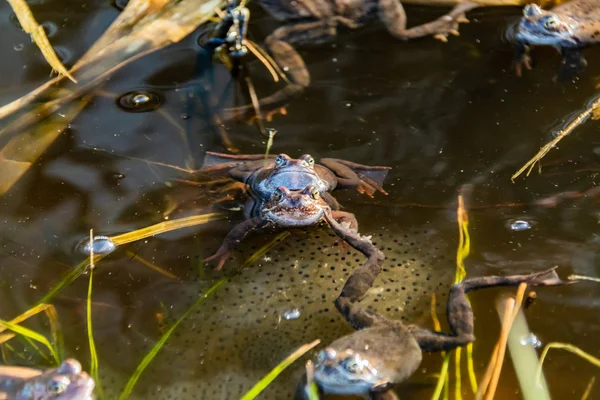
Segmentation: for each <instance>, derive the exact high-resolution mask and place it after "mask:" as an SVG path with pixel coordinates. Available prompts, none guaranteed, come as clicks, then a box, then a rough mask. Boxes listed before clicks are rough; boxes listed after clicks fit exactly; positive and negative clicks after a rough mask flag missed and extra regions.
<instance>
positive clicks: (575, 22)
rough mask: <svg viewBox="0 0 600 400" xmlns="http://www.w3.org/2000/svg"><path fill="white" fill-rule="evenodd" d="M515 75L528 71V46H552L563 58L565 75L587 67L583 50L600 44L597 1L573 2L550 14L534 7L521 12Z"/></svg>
mask: <svg viewBox="0 0 600 400" xmlns="http://www.w3.org/2000/svg"><path fill="white" fill-rule="evenodd" d="M515 38H516V40H517V42H518V43H517V60H516V61H517V65H516V67H517V74H518V75H520V74H521V70H522V68H523V67H525V68H527V69H531V58H530V56H529V51H530V46H532V45H542V46H553V47H555V48H556V49H557V50H558V51H559V52H560V53H561V55H562V57H563V66H564V71H565V73H567V72H568V70H569V69H570V70H572V71H573V72H575V73H577V72H579V71H581V70H582V69H583V68H584V67H585V65H586V64H587V63H586V61H585V59H584V58H583V54H582V49H583V48H584V47H587V46H590V45H593V44H597V43H598V42H599V41H600V2H599V1H598V0H574V1H571V2H568V3H565V4H563V5H560V6H558V7H555V8H553V9H552V10H550V11H545V10H543V9H541V8H540V7H539V6H538V5H536V4H529V5H527V6H525V8H524V9H523V18H522V19H521V22H520V23H519V25H518V27H517V32H516V35H515Z"/></svg>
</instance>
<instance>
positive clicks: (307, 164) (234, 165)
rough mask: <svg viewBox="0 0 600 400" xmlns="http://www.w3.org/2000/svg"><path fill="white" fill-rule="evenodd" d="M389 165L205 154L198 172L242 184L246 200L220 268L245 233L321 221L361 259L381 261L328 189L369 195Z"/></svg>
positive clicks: (221, 254)
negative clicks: (346, 190) (355, 191)
mask: <svg viewBox="0 0 600 400" xmlns="http://www.w3.org/2000/svg"><path fill="white" fill-rule="evenodd" d="M389 169H390V168H389V167H372V166H366V165H361V164H356V163H353V162H350V161H345V160H339V159H334V158H324V159H322V160H320V163H319V164H317V163H316V162H315V160H314V159H313V158H312V156H310V155H309V154H305V155H303V156H302V157H300V158H299V159H292V158H291V157H289V156H288V155H286V154H280V155H278V156H276V157H273V156H271V157H268V158H267V160H266V161H265V156H264V155H259V154H257V155H228V154H220V153H212V152H207V156H206V158H205V160H204V165H203V167H202V168H201V169H200V171H199V172H201V173H205V174H210V175H215V174H216V175H221V176H223V175H224V176H228V177H230V178H232V179H235V180H237V181H239V182H240V183H242V184H243V187H244V188H245V189H246V192H247V194H248V195H249V196H248V197H249V199H248V200H247V202H246V206H245V207H244V216H245V217H246V220H245V221H244V222H242V223H240V224H238V225H237V226H235V227H234V228H233V229H232V230H231V231H230V232H229V234H228V235H227V236H226V237H225V240H224V241H223V244H222V245H221V247H220V248H219V250H218V251H217V253H216V254H214V255H213V256H211V257H209V258H207V259H206V261H210V260H214V259H217V260H218V265H217V269H220V268H221V267H222V266H223V264H224V263H225V261H226V260H227V257H228V256H229V253H230V252H231V251H232V250H233V248H234V247H235V245H237V244H238V243H239V242H240V241H242V239H243V238H244V237H245V236H246V235H247V234H248V233H250V232H251V231H253V230H256V229H262V228H269V227H271V228H286V227H294V226H308V225H314V224H316V223H318V222H321V221H325V222H327V223H328V224H329V225H330V226H331V227H332V228H333V230H334V231H335V233H336V234H337V235H338V236H340V237H342V238H343V239H344V240H346V241H347V242H348V243H349V244H350V245H351V246H353V247H355V248H357V249H358V250H359V251H361V252H363V254H365V255H366V256H367V257H372V256H373V257H375V258H376V259H378V260H379V259H381V260H383V254H382V253H381V252H380V251H379V250H378V249H376V248H375V247H374V246H373V245H372V244H371V242H370V240H368V239H366V238H364V237H362V236H360V235H359V234H358V232H357V231H358V223H357V221H356V218H355V217H354V215H353V214H351V213H348V212H345V211H341V210H340V205H339V203H338V202H337V201H336V200H335V198H334V197H333V196H332V195H331V193H330V192H331V191H333V190H334V189H339V188H355V189H356V190H358V191H359V192H361V193H366V194H367V195H369V196H372V195H373V194H374V193H375V192H376V191H379V192H381V193H385V191H384V190H383V188H382V185H383V180H384V179H385V177H386V175H387V172H388V170H389Z"/></svg>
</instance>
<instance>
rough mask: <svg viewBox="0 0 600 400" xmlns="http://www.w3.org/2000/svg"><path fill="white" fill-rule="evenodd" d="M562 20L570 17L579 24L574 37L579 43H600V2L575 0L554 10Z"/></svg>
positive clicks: (595, 0) (597, 0) (598, 0)
mask: <svg viewBox="0 0 600 400" xmlns="http://www.w3.org/2000/svg"><path fill="white" fill-rule="evenodd" d="M552 12H553V13H555V14H556V15H558V16H559V17H560V18H564V17H568V18H571V19H572V20H573V21H575V22H576V23H577V28H576V29H575V32H574V36H575V38H574V39H576V40H577V41H578V42H579V43H582V44H593V43H598V42H599V41H600V0H575V1H571V2H568V3H565V4H562V5H560V6H558V7H555V8H554V9H553V10H552Z"/></svg>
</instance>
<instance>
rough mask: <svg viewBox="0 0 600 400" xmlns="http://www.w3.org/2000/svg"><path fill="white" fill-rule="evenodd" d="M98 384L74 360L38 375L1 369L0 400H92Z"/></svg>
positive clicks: (36, 373)
mask: <svg viewBox="0 0 600 400" xmlns="http://www.w3.org/2000/svg"><path fill="white" fill-rule="evenodd" d="M93 390H94V380H93V379H92V378H91V377H90V376H89V375H88V374H87V373H85V372H83V371H82V369H81V364H80V363H79V362H78V361H77V360H74V359H66V360H65V361H63V362H62V364H61V365H60V366H58V368H53V369H50V370H47V371H41V372H40V371H38V370H34V369H31V368H22V367H6V366H0V399H7V400H51V399H52V400H91V399H92V392H93Z"/></svg>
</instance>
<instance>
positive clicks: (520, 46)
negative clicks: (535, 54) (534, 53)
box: [514, 43, 531, 76]
mask: <svg viewBox="0 0 600 400" xmlns="http://www.w3.org/2000/svg"><path fill="white" fill-rule="evenodd" d="M530 52H531V47H530V46H528V45H527V44H525V43H517V46H516V48H515V60H514V69H515V74H516V75H517V76H521V74H522V73H523V67H525V69H528V70H530V71H531V56H530V55H529V53H530Z"/></svg>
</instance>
